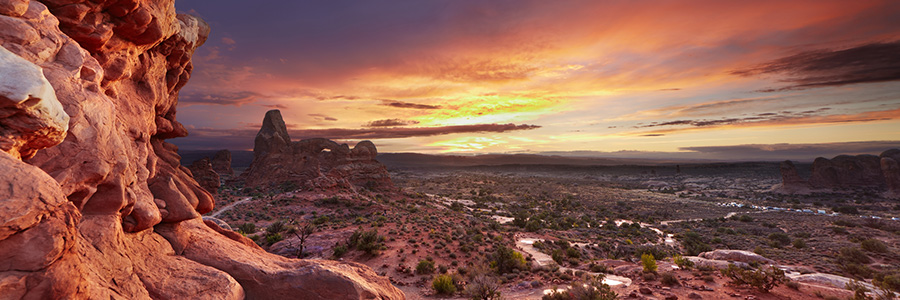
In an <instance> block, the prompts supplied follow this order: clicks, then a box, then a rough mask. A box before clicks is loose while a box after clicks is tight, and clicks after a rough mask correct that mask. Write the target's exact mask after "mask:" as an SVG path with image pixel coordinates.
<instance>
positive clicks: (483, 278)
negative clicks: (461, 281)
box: [466, 274, 500, 300]
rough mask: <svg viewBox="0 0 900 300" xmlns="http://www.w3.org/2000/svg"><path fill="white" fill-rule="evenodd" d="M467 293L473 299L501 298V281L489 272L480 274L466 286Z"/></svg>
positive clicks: (491, 299)
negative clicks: (488, 273)
mask: <svg viewBox="0 0 900 300" xmlns="http://www.w3.org/2000/svg"><path fill="white" fill-rule="evenodd" d="M466 294H469V297H470V299H473V300H499V299H500V282H499V281H497V279H496V278H494V277H491V276H488V275H487V274H478V275H476V276H474V277H472V280H471V281H470V282H469V284H468V285H467V286H466Z"/></svg>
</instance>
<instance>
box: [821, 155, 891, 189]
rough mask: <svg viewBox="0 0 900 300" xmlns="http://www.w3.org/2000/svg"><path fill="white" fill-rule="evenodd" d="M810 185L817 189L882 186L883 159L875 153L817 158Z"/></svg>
mask: <svg viewBox="0 0 900 300" xmlns="http://www.w3.org/2000/svg"><path fill="white" fill-rule="evenodd" d="M809 185H810V187H812V188H816V189H846V188H856V187H882V186H884V175H883V174H882V172H881V160H880V159H879V158H878V157H877V156H874V155H857V156H850V155H839V156H836V157H834V158H832V159H827V158H824V157H819V158H816V160H815V161H813V165H812V174H811V175H810V177H809Z"/></svg>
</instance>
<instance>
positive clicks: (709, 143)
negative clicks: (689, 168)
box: [172, 0, 900, 159]
mask: <svg viewBox="0 0 900 300" xmlns="http://www.w3.org/2000/svg"><path fill="white" fill-rule="evenodd" d="M176 7H177V8H178V10H179V12H181V13H190V14H194V15H197V16H200V17H202V18H203V19H205V20H206V21H207V22H208V23H209V24H210V26H211V27H212V34H211V36H210V38H209V40H208V41H207V42H206V44H205V45H204V46H202V47H201V48H200V49H199V50H198V51H197V53H195V55H194V59H193V63H194V72H193V76H192V78H191V80H190V82H189V83H188V84H187V86H185V88H184V89H183V90H182V92H181V96H180V105H179V110H178V120H180V121H181V122H182V123H183V124H184V125H185V126H187V127H188V130H189V131H190V134H191V135H190V136H189V137H187V138H181V139H176V140H172V142H173V143H175V144H177V145H179V147H181V148H182V149H222V148H228V149H232V150H248V149H251V148H252V147H253V137H254V136H255V134H256V131H257V130H258V129H259V124H260V122H261V121H262V118H263V114H264V113H265V111H267V110H269V109H273V108H277V109H280V110H281V112H282V114H283V115H284V118H285V122H286V123H287V124H288V126H289V129H290V133H291V136H292V138H294V140H299V139H302V138H310V137H326V138H331V139H335V140H341V141H346V142H349V143H351V145H352V143H354V142H356V141H359V140H364V139H368V140H372V141H373V142H375V144H376V145H377V146H378V149H379V152H420V153H455V154H463V153H560V152H562V151H596V152H590V153H594V154H597V155H602V154H604V153H605V154H609V155H625V156H627V155H628V153H631V154H634V155H636V156H640V155H644V154H646V153H662V154H665V153H669V154H671V153H676V154H677V153H681V154H686V155H687V156H691V155H693V156H694V157H697V158H700V157H714V156H723V155H724V156H731V155H733V156H734V157H735V158H736V159H740V158H748V159H749V158H753V155H751V154H741V153H742V152H741V151H745V150H746V149H748V148H751V149H756V151H773V150H779V151H790V150H791V149H801V148H802V149H807V150H809V149H820V150H813V151H811V152H810V153H813V154H814V153H819V152H822V153H832V152H834V153H841V152H857V153H866V152H873V151H875V153H877V152H880V150H884V149H887V148H886V147H891V146H893V147H900V142H896V141H898V140H900V1H460V0H447V1H332V0H329V1H259V2H248V1H236V0H217V1H208V0H203V1H201V0H190V1H185V0H178V1H177V2H176ZM806 144H813V145H806ZM810 147H812V148H810ZM736 149H738V150H736ZM740 149H743V150H740ZM826 150H827V151H831V152H825V151H826ZM816 151H819V152H816ZM808 152H809V151H808ZM579 153H586V152H579ZM741 155H744V156H745V157H741ZM804 155H809V153H807V154H804ZM816 155H818V154H816ZM822 155H824V154H822Z"/></svg>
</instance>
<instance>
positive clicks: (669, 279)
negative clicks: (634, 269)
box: [659, 272, 681, 285]
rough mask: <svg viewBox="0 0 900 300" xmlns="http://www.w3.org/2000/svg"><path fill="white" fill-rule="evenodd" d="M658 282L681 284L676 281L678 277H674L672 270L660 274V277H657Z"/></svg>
mask: <svg viewBox="0 0 900 300" xmlns="http://www.w3.org/2000/svg"><path fill="white" fill-rule="evenodd" d="M659 282H660V283H662V284H664V285H679V284H681V283H680V282H679V281H678V277H675V274H673V273H672V272H666V273H662V275H660V277H659Z"/></svg>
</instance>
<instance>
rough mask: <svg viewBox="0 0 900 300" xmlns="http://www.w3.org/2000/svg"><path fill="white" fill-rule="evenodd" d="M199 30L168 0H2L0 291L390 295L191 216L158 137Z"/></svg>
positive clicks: (392, 295) (186, 182)
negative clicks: (259, 245)
mask: <svg viewBox="0 0 900 300" xmlns="http://www.w3.org/2000/svg"><path fill="white" fill-rule="evenodd" d="M208 35H209V27H208V26H207V25H206V23H205V22H203V21H202V20H200V19H198V18H196V17H192V16H189V15H178V14H176V13H175V5H174V2H173V1H172V0H158V1H73V0H58V1H57V0H54V1H48V0H45V1H33V0H31V1H30V0H0V170H2V171H0V274H2V276H0V277H2V279H0V291H2V292H0V294H2V296H0V298H4V299H5V298H12V299H151V298H154V299H243V298H245V297H246V298H251V299H265V298H288V297H303V298H310V299H313V298H320V299H363V298H365V299H403V298H404V295H403V293H402V292H401V291H400V290H398V289H397V288H395V287H394V286H392V285H391V284H390V282H389V281H388V279H387V278H384V277H381V276H378V275H376V274H375V272H374V271H372V269H370V268H368V267H364V266H361V265H359V264H354V263H341V262H334V261H313V260H296V259H287V258H284V257H280V256H277V255H274V254H270V253H266V252H265V251H262V250H260V249H259V248H258V247H253V246H251V245H249V244H248V241H247V239H246V238H244V237H242V236H240V235H239V234H235V233H233V232H230V231H227V230H225V229H221V228H219V226H215V228H213V227H212V225H209V224H206V223H204V222H203V220H202V219H201V218H200V215H201V214H203V213H207V212H209V211H211V210H212V209H213V206H214V202H213V198H212V196H211V195H210V193H209V192H207V191H206V190H204V188H202V187H200V186H199V185H198V183H197V182H196V181H195V180H194V178H192V177H191V175H190V171H189V170H188V169H187V168H186V167H183V166H181V165H180V157H179V156H178V155H177V152H176V150H177V148H176V147H175V146H174V145H172V144H170V143H167V142H165V140H166V139H170V138H175V137H182V136H186V135H187V131H186V130H185V128H184V126H182V125H181V124H180V123H179V122H178V121H177V120H176V105H177V103H178V91H179V90H180V89H181V87H182V86H184V84H186V83H187V80H188V79H189V78H190V75H191V72H192V69H193V65H192V63H191V56H192V55H193V53H194V50H195V49H196V48H197V47H198V46H200V45H201V44H203V43H204V41H205V40H206V38H207V37H208ZM23 159H24V160H23ZM211 224H214V223H211Z"/></svg>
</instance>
